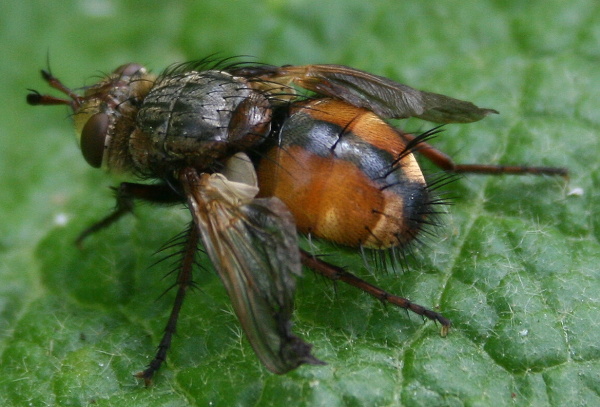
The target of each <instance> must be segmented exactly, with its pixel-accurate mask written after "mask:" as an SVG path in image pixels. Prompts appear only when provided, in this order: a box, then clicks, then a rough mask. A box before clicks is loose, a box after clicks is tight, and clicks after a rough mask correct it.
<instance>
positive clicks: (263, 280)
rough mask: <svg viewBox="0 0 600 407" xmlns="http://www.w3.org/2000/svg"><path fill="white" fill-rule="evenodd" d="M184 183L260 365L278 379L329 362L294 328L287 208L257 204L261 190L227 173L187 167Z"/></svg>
mask: <svg viewBox="0 0 600 407" xmlns="http://www.w3.org/2000/svg"><path fill="white" fill-rule="evenodd" d="M234 158H235V157H234ZM248 164H249V165H250V169H251V171H252V172H253V171H254V168H253V167H252V164H250V163H249V162H248ZM180 178H181V181H182V183H183V187H184V190H185V192H186V195H187V200H188V203H189V207H190V210H191V212H192V216H193V218H194V221H195V223H196V225H197V226H198V228H199V230H200V234H201V236H202V241H203V243H204V248H205V250H206V252H207V253H208V256H209V257H210V259H211V261H212V263H213V265H214V267H215V269H216V270H217V272H218V274H219V276H220V278H221V280H222V281H223V284H224V285H225V288H226V290H227V293H228V294H229V297H230V298H231V302H232V304H233V309H234V311H235V313H236V315H237V317H238V319H239V321H240V323H241V325H242V329H243V330H244V333H245V334H246V336H247V338H248V340H249V341H250V344H251V345H252V347H253V348H254V351H255V352H256V355H257V356H258V358H259V359H260V360H261V362H262V363H263V364H264V365H265V366H266V367H267V368H268V369H269V370H270V371H272V372H274V373H278V374H283V373H286V372H288V371H289V370H292V369H294V368H296V367H298V366H299V365H301V364H303V363H309V364H323V362H321V361H320V360H318V359H316V358H315V357H314V356H312V355H311V353H310V349H311V345H309V344H307V343H305V342H304V341H302V340H301V339H300V338H298V337H297V336H295V335H294V334H293V333H292V331H291V321H290V318H291V315H292V310H293V303H294V292H295V277H296V276H299V275H300V274H301V264H300V255H299V250H298V243H297V237H296V227H295V224H294V220H293V217H292V215H291V214H290V213H289V211H288V210H287V208H286V206H285V205H284V204H283V203H282V202H281V201H280V200H279V199H277V198H268V199H253V198H254V196H255V195H256V193H257V191H258V189H257V188H256V189H253V188H252V186H251V185H248V184H245V183H241V182H232V181H231V180H229V179H227V178H226V177H225V176H224V175H222V174H213V175H208V174H198V173H197V172H196V171H195V170H194V169H186V170H184V171H183V172H182V175H181V177H180Z"/></svg>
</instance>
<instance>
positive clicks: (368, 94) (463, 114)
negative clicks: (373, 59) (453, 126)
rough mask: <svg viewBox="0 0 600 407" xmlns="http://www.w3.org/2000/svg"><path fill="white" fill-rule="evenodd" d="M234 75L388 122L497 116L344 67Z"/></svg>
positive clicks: (256, 70) (271, 68)
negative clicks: (332, 101)
mask: <svg viewBox="0 0 600 407" xmlns="http://www.w3.org/2000/svg"><path fill="white" fill-rule="evenodd" d="M233 73H234V74H236V75H241V76H246V77H249V78H256V79H259V80H264V81H266V85H267V88H268V90H269V91H273V89H275V86H273V85H271V84H273V83H276V84H277V83H278V84H282V85H289V84H295V85H298V86H300V87H302V88H304V89H308V90H310V91H313V92H316V93H318V94H320V95H324V96H329V97H333V98H337V99H341V100H343V101H345V102H347V103H350V104H352V105H354V106H358V107H364V108H366V109H369V110H371V111H373V112H375V113H376V114H377V115H379V116H381V117H383V118H388V119H392V118H393V119H403V118H407V117H418V118H421V119H424V120H429V121H432V122H436V123H469V122H474V121H477V120H481V119H483V118H484V117H485V116H487V115H488V114H490V113H498V112H497V111H495V110H493V109H485V108H480V107H477V106H475V105H474V104H473V103H471V102H466V101H463V100H458V99H454V98H451V97H448V96H444V95H440V94H437V93H430V92H423V91H420V90H417V89H413V88H411V87H410V86H406V85H403V84H400V83H397V82H394V81H392V80H390V79H387V78H384V77H382V76H377V75H373V74H370V73H368V72H364V71H361V70H358V69H354V68H349V67H347V66H343V65H299V66H282V67H275V66H271V65H264V66H256V67H244V68H239V69H237V70H234V71H233Z"/></svg>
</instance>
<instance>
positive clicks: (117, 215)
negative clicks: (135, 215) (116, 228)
mask: <svg viewBox="0 0 600 407" xmlns="http://www.w3.org/2000/svg"><path fill="white" fill-rule="evenodd" d="M114 190H115V192H116V194H115V195H116V199H117V205H116V208H115V209H114V210H113V211H112V212H111V213H110V214H109V215H108V216H106V217H105V218H103V219H101V220H100V221H98V222H96V223H94V224H93V225H91V226H90V227H88V228H87V229H85V230H84V231H83V232H81V234H80V235H79V236H78V237H77V240H75V244H76V245H77V246H79V247H81V244H82V243H83V240H84V239H86V238H87V237H88V236H90V235H92V234H94V233H96V232H97V231H99V230H102V229H104V228H106V227H108V226H110V225H112V224H113V223H115V222H116V221H118V220H119V219H121V217H122V216H123V215H126V214H128V213H131V212H133V207H134V200H135V199H140V200H144V201H148V202H154V203H165V204H166V203H174V202H179V201H180V200H181V197H180V196H179V195H177V193H175V191H173V190H172V189H171V188H170V187H169V186H168V185H166V184H155V185H152V184H150V185H146V184H134V183H131V182H123V183H121V185H120V186H119V187H118V188H114Z"/></svg>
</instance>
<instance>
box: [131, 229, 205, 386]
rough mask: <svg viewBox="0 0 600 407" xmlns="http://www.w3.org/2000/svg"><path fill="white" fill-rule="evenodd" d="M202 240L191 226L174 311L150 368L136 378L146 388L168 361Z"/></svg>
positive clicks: (178, 277)
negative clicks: (199, 242)
mask: <svg viewBox="0 0 600 407" xmlns="http://www.w3.org/2000/svg"><path fill="white" fill-rule="evenodd" d="M199 240H200V232H199V231H198V228H197V227H196V225H194V224H192V225H191V226H190V230H189V232H188V236H187V241H186V243H185V247H184V248H183V251H182V253H183V257H182V259H181V269H180V270H179V274H177V283H176V285H177V286H178V288H177V295H176V296H175V302H174V303H173V309H172V310H171V315H170V316H169V320H168V321H167V326H166V327H165V331H164V334H163V337H162V339H161V341H160V344H159V345H158V351H157V352H156V356H154V359H152V361H151V362H150V364H149V365H148V367H147V368H146V369H145V370H143V371H141V372H138V373H136V375H135V376H136V377H137V378H140V379H144V383H145V384H146V386H149V385H150V384H152V376H153V375H154V373H155V372H156V371H157V370H158V369H160V366H161V365H162V364H163V362H164V361H165V360H166V359H167V352H168V351H169V348H170V347H171V340H172V339H173V335H174V334H175V332H176V331H177V329H176V328H177V319H178V318H179V312H180V311H181V307H182V306H183V300H184V298H185V294H186V292H187V290H188V288H189V287H190V285H191V284H192V270H193V267H194V261H195V257H196V252H197V250H198V241H199Z"/></svg>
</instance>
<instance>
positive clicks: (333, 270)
mask: <svg viewBox="0 0 600 407" xmlns="http://www.w3.org/2000/svg"><path fill="white" fill-rule="evenodd" d="M300 259H301V260H302V264H304V265H305V266H306V267H309V268H311V269H313V270H314V271H316V272H317V273H319V274H321V275H322V276H325V277H327V278H329V279H331V280H334V281H336V280H340V281H343V282H344V283H346V284H350V285H351V286H354V287H356V288H358V289H360V290H362V291H364V292H366V293H367V294H369V295H372V296H373V297H375V298H377V299H378V300H380V301H382V302H384V303H385V302H387V303H390V304H392V305H396V306H398V307H401V308H404V309H408V310H411V311H412V312H414V313H415V314H417V315H421V316H423V317H425V318H429V319H431V320H433V321H437V322H439V323H440V324H441V325H442V330H441V335H442V336H446V334H447V333H448V330H449V329H450V325H451V322H450V320H449V319H447V318H444V317H443V316H442V315H440V314H438V313H437V312H435V311H431V310H429V309H427V308H425V307H422V306H420V305H418V304H415V303H413V302H411V301H410V300H408V299H406V298H402V297H398V296H396V295H393V294H390V293H388V292H386V291H384V290H382V289H381V288H379V287H376V286H374V285H372V284H370V283H367V282H366V281H364V280H362V279H360V278H358V277H356V276H355V275H354V274H351V273H349V272H347V271H346V270H344V269H342V268H341V267H337V266H334V265H332V264H329V263H327V262H324V261H323V260H320V259H318V258H317V257H314V256H313V255H311V254H310V253H307V252H305V251H304V250H300Z"/></svg>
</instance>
